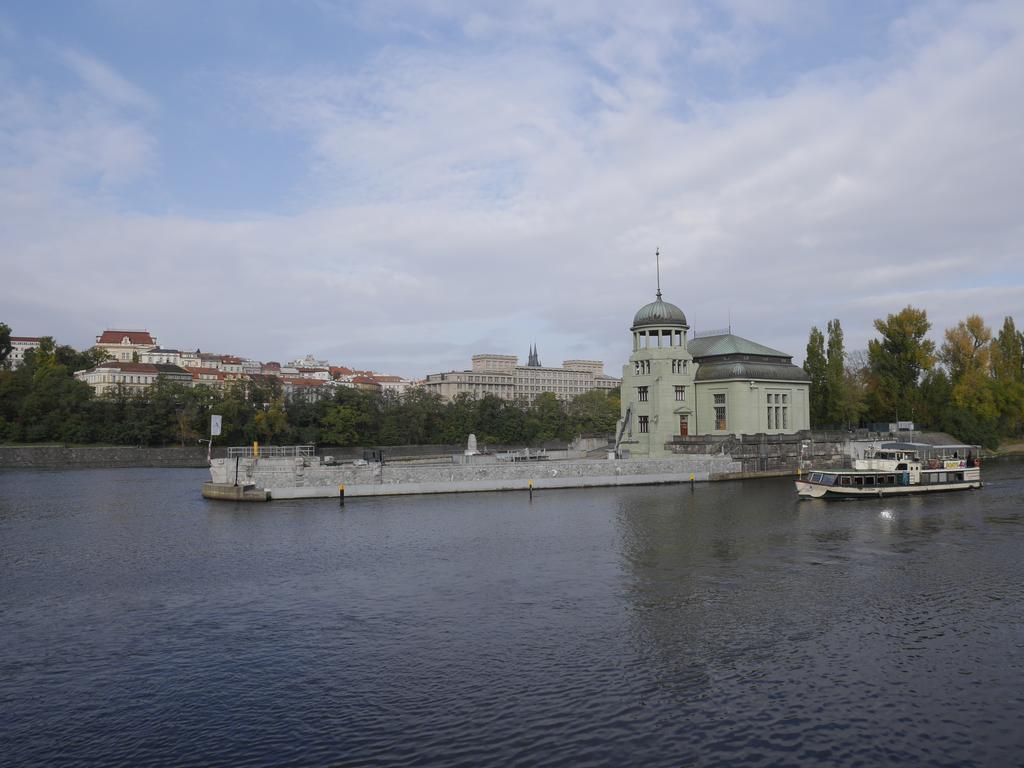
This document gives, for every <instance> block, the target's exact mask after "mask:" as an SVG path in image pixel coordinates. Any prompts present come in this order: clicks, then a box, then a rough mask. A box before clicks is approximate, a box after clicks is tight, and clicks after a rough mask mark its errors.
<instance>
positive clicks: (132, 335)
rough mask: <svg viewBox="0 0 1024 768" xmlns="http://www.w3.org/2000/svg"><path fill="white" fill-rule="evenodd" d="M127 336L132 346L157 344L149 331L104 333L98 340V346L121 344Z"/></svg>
mask: <svg viewBox="0 0 1024 768" xmlns="http://www.w3.org/2000/svg"><path fill="white" fill-rule="evenodd" d="M125 336H127V337H128V341H129V342H131V343H132V344H156V340H155V339H154V338H153V337H152V336H151V335H150V333H149V331H104V332H103V333H101V334H100V335H99V338H97V339H96V343H97V344H120V343H121V339H123V338H124V337H125Z"/></svg>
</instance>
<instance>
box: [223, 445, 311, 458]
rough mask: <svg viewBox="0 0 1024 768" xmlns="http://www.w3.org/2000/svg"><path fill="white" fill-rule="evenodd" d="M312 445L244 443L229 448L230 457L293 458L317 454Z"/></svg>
mask: <svg viewBox="0 0 1024 768" xmlns="http://www.w3.org/2000/svg"><path fill="white" fill-rule="evenodd" d="M315 455H316V447H315V446H312V445H256V446H254V445H242V446H232V447H230V448H228V458H229V459H234V458H242V459H251V458H253V457H255V458H258V459H291V458H295V457H297V456H315Z"/></svg>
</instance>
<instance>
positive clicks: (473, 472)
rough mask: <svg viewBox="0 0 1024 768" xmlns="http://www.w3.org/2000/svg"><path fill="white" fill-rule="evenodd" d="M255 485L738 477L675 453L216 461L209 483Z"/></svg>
mask: <svg viewBox="0 0 1024 768" xmlns="http://www.w3.org/2000/svg"><path fill="white" fill-rule="evenodd" d="M236 466H237V482H238V483H239V484H245V485H250V484H251V485H254V486H256V487H257V488H265V489H267V490H269V491H270V493H271V496H272V498H275V499H281V498H303V497H317V496H320V497H323V496H336V495H337V494H338V486H339V485H341V484H344V485H345V486H346V495H348V496H371V495H389V494H406V493H454V492H459V491H498V490H513V489H526V488H527V487H528V484H529V483H530V482H531V481H532V483H533V487H534V488H537V489H542V488H585V487H597V486H615V485H645V484H656V483H680V482H686V481H688V480H689V479H690V476H691V475H693V477H694V480H696V481H706V480H710V479H711V478H712V476H715V475H722V474H729V473H735V472H739V471H740V470H741V465H740V464H739V463H738V462H735V461H733V460H732V459H730V458H729V457H728V456H721V455H719V456H696V455H694V456H686V457H683V456H680V457H673V458H666V459H647V460H642V459H618V460H611V461H610V460H594V459H581V460H578V461H530V462H515V463H511V462H510V463H503V464H487V465H482V466H474V465H468V466H466V465H459V464H452V463H448V464H434V465H430V466H424V465H402V464H388V463H385V464H384V465H380V464H367V465H363V466H355V465H352V464H344V465H340V466H337V465H335V466H332V465H327V464H323V463H322V462H321V461H320V459H319V457H304V458H294V459H278V458H273V459H256V460H253V459H247V458H246V459H238V460H237V463H236V460H235V459H215V460H214V463H213V466H212V467H211V472H210V474H211V478H212V480H213V482H214V483H228V484H231V483H234V482H235V481H236Z"/></svg>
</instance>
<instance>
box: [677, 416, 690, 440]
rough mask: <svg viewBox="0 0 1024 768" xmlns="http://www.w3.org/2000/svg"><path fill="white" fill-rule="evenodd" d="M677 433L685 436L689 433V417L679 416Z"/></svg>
mask: <svg viewBox="0 0 1024 768" xmlns="http://www.w3.org/2000/svg"><path fill="white" fill-rule="evenodd" d="M679 434H680V435H682V436H683V437H686V436H687V435H688V434H690V417H689V416H680V417H679Z"/></svg>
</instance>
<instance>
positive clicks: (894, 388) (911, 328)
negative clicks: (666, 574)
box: [867, 306, 936, 421]
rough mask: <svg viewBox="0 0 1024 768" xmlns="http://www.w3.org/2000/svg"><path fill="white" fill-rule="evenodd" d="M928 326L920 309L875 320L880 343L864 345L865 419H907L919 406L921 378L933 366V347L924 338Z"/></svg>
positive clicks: (905, 310) (871, 342)
mask: <svg viewBox="0 0 1024 768" xmlns="http://www.w3.org/2000/svg"><path fill="white" fill-rule="evenodd" d="M930 328H931V323H930V322H928V314H927V313H926V312H925V311H924V310H923V309H915V308H914V307H909V306H908V307H905V308H903V309H902V310H900V311H899V312H898V313H897V314H895V315H889V316H888V317H887V318H886V319H885V320H875V330H876V331H878V332H879V334H881V338H880V339H871V340H870V341H869V342H868V367H869V371H870V377H869V381H868V393H867V396H868V417H869V418H870V419H871V420H874V421H892V420H893V419H895V418H896V417H897V416H899V417H900V418H909V417H910V416H911V414H913V413H915V412H916V411H917V409H918V408H919V407H920V406H921V402H920V397H919V392H918V384H919V383H920V380H921V375H922V374H923V373H926V372H927V371H929V370H931V368H932V366H933V365H934V364H935V359H936V358H935V344H934V342H932V341H931V340H929V339H927V338H925V335H926V334H927V333H928V330H929V329H930Z"/></svg>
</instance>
